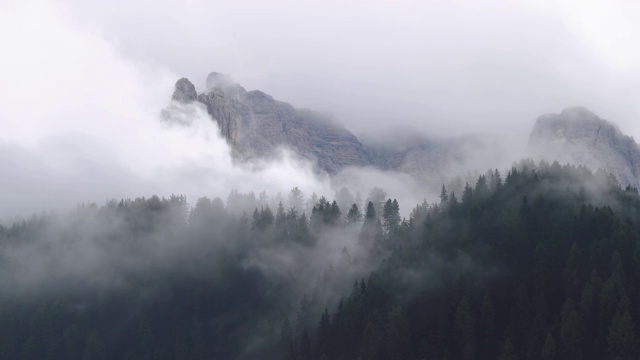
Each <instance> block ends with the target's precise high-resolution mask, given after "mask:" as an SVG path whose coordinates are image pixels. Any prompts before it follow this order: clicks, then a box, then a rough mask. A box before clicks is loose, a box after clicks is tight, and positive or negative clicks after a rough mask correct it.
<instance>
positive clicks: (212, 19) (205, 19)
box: [65, 0, 640, 137]
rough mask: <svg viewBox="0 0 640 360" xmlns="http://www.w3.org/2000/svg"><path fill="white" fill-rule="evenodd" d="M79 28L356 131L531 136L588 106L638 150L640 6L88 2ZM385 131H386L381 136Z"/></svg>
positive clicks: (608, 0)
mask: <svg viewBox="0 0 640 360" xmlns="http://www.w3.org/2000/svg"><path fill="white" fill-rule="evenodd" d="M65 7H66V10H65V11H67V13H68V16H69V18H70V19H72V20H73V21H78V22H80V23H81V24H82V26H85V27H87V28H90V29H93V31H97V32H99V33H100V34H102V35H103V36H104V37H106V38H108V39H110V40H111V41H114V42H117V43H118V44H119V46H120V48H121V49H122V51H123V52H125V53H127V54H131V55H133V56H136V57H138V58H139V59H142V60H143V61H152V62H155V63H158V64H161V65H162V66H166V67H167V68H168V69H170V70H171V71H172V72H174V73H175V74H178V75H180V76H187V77H189V78H191V79H192V81H193V82H194V83H195V84H196V86H199V87H201V85H202V84H203V82H204V78H205V77H206V74H207V73H208V72H210V71H218V72H225V73H228V74H230V75H232V76H233V77H234V78H235V79H236V80H237V81H238V82H240V83H241V84H242V85H244V86H245V87H246V88H248V89H261V90H263V91H265V92H268V93H271V94H272V95H274V96H275V97H276V98H279V99H282V100H284V101H288V102H291V103H293V104H294V105H296V106H299V107H311V108H315V109H321V110H326V111H329V112H332V113H334V114H336V115H337V116H338V117H339V118H340V119H341V120H342V121H344V122H345V123H347V124H348V126H349V127H350V128H352V129H354V130H356V131H360V130H362V129H370V128H371V127H372V126H373V127H376V126H378V125H380V126H386V125H387V124H389V123H392V124H394V123H400V124H403V123H408V124H413V125H416V126H419V127H421V128H423V129H433V130H436V131H449V132H455V133H457V132H460V131H465V130H470V131H486V130H487V129H488V128H493V127H500V128H506V129H507V130H508V131H509V132H512V131H517V130H519V129H522V128H524V130H522V132H524V133H526V132H528V130H529V129H530V128H531V126H532V124H533V121H534V120H535V118H536V117H537V116H538V115H540V114H542V113H546V112H558V111H560V110H561V109H562V108H564V107H567V106H572V105H584V106H587V107H589V108H591V109H592V110H593V111H595V112H596V113H598V114H599V115H600V116H601V117H604V118H607V119H611V120H613V121H615V122H617V123H618V124H619V125H620V126H621V127H622V128H623V130H625V131H627V132H629V133H632V134H634V135H636V137H638V135H640V127H639V126H636V123H640V121H639V119H640V102H639V101H638V99H640V66H639V65H640V47H638V46H637V44H638V43H639V42H640V22H639V21H637V19H639V18H640V3H639V2H637V1H632V0H617V1H616V0H603V1H590V0H575V1H538V0H535V1H484V0H469V1H453V0H431V1H430V0H423V1H403V0H396V1H391V0H366V1H365V0H363V1H344V0H341V1H299V0H294V1H285V0H276V1H264V0H256V1H242V0H240V1H211V0H187V1H162V0H160V1H158V0H148V1H130V0H113V1H100V2H98V1H87V0H72V1H70V2H67V3H65ZM381 124H382V125H381Z"/></svg>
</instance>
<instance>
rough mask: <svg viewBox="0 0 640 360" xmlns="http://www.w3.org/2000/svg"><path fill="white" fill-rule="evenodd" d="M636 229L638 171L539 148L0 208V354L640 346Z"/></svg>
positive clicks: (568, 355) (585, 354) (319, 355)
mask: <svg viewBox="0 0 640 360" xmlns="http://www.w3.org/2000/svg"><path fill="white" fill-rule="evenodd" d="M401 206H402V207H403V209H409V208H412V207H413V208H412V210H411V212H410V215H409V216H408V217H406V216H401V211H400V207H401ZM406 213H409V212H408V211H407V212H406ZM639 231H640V197H639V196H638V191H637V189H635V188H631V187H626V188H625V187H622V186H620V185H619V184H618V183H617V182H616V180H615V179H614V178H613V177H612V176H611V175H609V174H606V173H604V172H602V171H598V172H595V173H594V172H591V171H590V170H588V169H586V168H584V167H576V166H572V165H560V164H558V163H553V164H549V163H546V162H542V163H540V164H534V163H533V162H531V161H522V162H520V163H519V164H516V165H514V166H513V168H511V169H510V170H509V171H507V172H503V173H501V172H499V171H498V170H492V171H488V172H487V173H486V174H484V175H480V176H478V177H477V178H475V179H474V181H469V182H467V183H466V184H465V185H463V186H453V185H446V186H443V187H442V192H441V194H440V199H439V201H435V202H432V203H427V202H426V201H424V202H422V203H420V204H418V205H415V204H399V203H398V201H396V200H394V199H392V198H386V194H385V193H384V191H382V190H381V189H375V190H374V191H372V192H371V194H369V197H368V198H366V199H365V200H364V201H362V200H360V199H357V198H356V197H355V196H352V195H350V194H348V193H344V192H343V193H342V194H336V199H335V200H334V199H327V198H325V197H320V198H318V197H316V196H307V197H305V195H304V194H302V192H301V191H300V190H298V189H297V188H295V189H293V190H292V191H291V193H290V194H286V195H285V196H279V197H272V198H269V197H268V196H267V195H266V194H260V195H258V196H256V195H255V194H253V193H248V194H245V193H238V192H235V191H234V192H232V193H231V194H230V195H229V197H228V198H227V199H225V200H221V199H219V198H215V199H207V198H202V199H199V200H197V202H196V203H195V204H192V205H190V204H188V203H187V199H186V198H185V197H183V196H172V197H170V198H158V197H155V196H154V197H150V198H138V199H134V200H120V201H115V200H114V201H110V202H107V203H106V204H103V205H100V206H98V205H95V204H84V205H80V206H78V207H77V208H75V209H74V210H73V211H70V212H69V213H64V214H62V213H60V214H58V213H43V214H39V215H35V216H33V217H32V218H30V219H29V220H25V221H20V222H16V223H13V224H9V225H6V226H2V227H0V358H2V359H13V360H19V359H86V360H89V359H154V360H155V359H158V360H159V359H287V360H294V359H295V360H354V359H362V360H366V359H390V360H400V359H402V360H406V359H416V360H417V359H501V360H502V359H504V360H507V359H612V360H618V359H638V358H639V357H640V342H639V341H638V340H639V337H638V330H637V329H636V325H637V324H638V323H639V321H640V307H639V306H638V304H640V281H638V280H639V279H640V247H639V246H638V243H639V240H640V235H639Z"/></svg>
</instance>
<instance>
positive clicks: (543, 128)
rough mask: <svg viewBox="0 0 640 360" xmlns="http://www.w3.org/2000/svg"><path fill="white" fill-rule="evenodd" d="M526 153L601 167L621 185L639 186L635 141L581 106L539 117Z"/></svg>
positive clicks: (638, 151)
mask: <svg viewBox="0 0 640 360" xmlns="http://www.w3.org/2000/svg"><path fill="white" fill-rule="evenodd" d="M527 152H528V155H529V156H531V157H533V158H535V159H546V160H548V161H553V160H558V161H559V162H570V163H574V164H581V165H585V166H587V167H589V168H591V169H593V170H596V169H598V168H601V169H603V170H606V171H608V172H610V173H611V174H613V175H614V176H615V177H616V178H617V179H618V182H620V184H622V185H624V186H626V185H631V186H634V187H638V186H640V148H639V147H638V145H637V144H636V142H635V140H634V139H633V138H632V137H629V136H626V135H624V134H623V133H622V132H621V131H620V129H618V127H617V126H616V125H615V124H613V123H611V122H608V121H606V120H603V119H601V118H599V117H598V116H597V115H596V114H594V113H593V112H591V111H589V110H588V109H586V108H584V107H571V108H567V109H564V110H562V112H561V113H560V114H547V115H543V116H540V117H539V118H538V120H537V121H536V124H535V126H534V128H533V131H532V132H531V135H530V136H529V145H528V149H527Z"/></svg>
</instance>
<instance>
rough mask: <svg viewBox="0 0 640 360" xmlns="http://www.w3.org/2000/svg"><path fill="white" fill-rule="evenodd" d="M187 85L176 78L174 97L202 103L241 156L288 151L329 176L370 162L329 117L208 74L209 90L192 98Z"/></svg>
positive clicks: (228, 79) (359, 147) (347, 132)
mask: <svg viewBox="0 0 640 360" xmlns="http://www.w3.org/2000/svg"><path fill="white" fill-rule="evenodd" d="M187 82H188V80H187V79H180V80H179V81H178V82H177V83H176V88H175V92H174V95H173V99H174V100H176V101H181V102H192V101H198V102H200V103H202V104H204V105H205V107H206V108H207V112H208V113H209V114H210V115H211V117H212V118H213V119H215V120H216V121H217V123H218V125H219V127H220V132H221V134H222V136H223V137H224V138H226V139H227V141H228V142H229V143H230V144H231V145H232V147H233V148H234V150H235V151H236V153H237V155H239V156H240V157H241V158H261V157H268V156H269V155H271V154H273V153H274V151H276V149H277V148H278V147H287V148H290V149H291V150H293V151H295V152H296V154H298V155H300V156H302V157H305V158H309V159H314V160H316V161H317V163H318V165H319V166H320V168H322V169H324V170H326V171H327V172H329V173H335V172H337V171H339V170H340V169H342V168H343V167H345V166H349V165H355V166H363V165H369V164H370V161H369V158H368V155H367V153H366V152H365V149H364V148H363V146H362V144H360V142H359V141H358V139H357V138H356V137H355V136H354V135H353V134H352V133H351V132H349V131H348V130H346V129H345V128H344V127H342V126H340V125H338V124H336V123H335V122H334V121H333V120H332V119H331V118H329V117H328V116H325V115H322V114H320V113H316V112H313V111H310V110H299V109H295V108H294V107H293V106H291V105H290V104H287V103H285V102H281V101H277V100H274V99H273V97H271V96H270V95H267V94H265V93H263V92H261V91H246V90H245V89H244V88H243V87H242V86H240V85H238V84H236V83H235V82H233V81H232V80H231V79H230V78H229V77H227V76H225V75H222V74H218V73H211V74H210V75H209V76H208V78H207V90H206V91H205V92H203V93H201V94H199V95H197V98H196V99H194V98H193V92H192V91H191V88H192V86H193V85H192V84H191V83H190V82H189V83H188V84H187ZM189 84H191V85H190V86H189ZM194 89H195V88H194ZM194 91H195V90H194Z"/></svg>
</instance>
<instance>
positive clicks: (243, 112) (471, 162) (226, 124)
mask: <svg viewBox="0 0 640 360" xmlns="http://www.w3.org/2000/svg"><path fill="white" fill-rule="evenodd" d="M172 99H173V100H174V101H178V102H183V103H189V102H195V101H197V102H199V103H201V104H203V105H204V106H205V107H206V109H207V112H208V113H209V114H210V115H211V117H212V118H213V119H214V120H215V121H216V122H217V123H218V126H219V128H220V132H221V134H222V136H223V137H224V138H225V139H227V141H228V142H229V144H230V145H231V146H232V148H233V150H234V155H235V156H236V157H238V158H239V159H241V160H246V159H255V158H265V157H270V156H272V155H273V154H274V153H275V152H276V151H277V149H278V148H280V147H284V148H288V149H291V150H292V151H294V152H295V153H296V154H297V155H298V156H301V157H303V158H306V159H310V160H312V161H315V162H316V163H317V165H318V167H319V168H320V169H323V170H325V171H327V172H328V173H330V174H334V173H337V172H339V171H340V170H341V169H343V168H345V167H347V166H374V167H377V168H381V169H383V170H395V171H400V172H404V173H407V174H409V175H412V176H413V177H415V178H416V179H417V180H418V181H420V182H421V183H422V184H424V185H426V186H427V187H431V188H434V189H437V188H439V186H441V184H442V183H444V182H446V181H447V179H448V178H449V177H451V176H455V175H461V174H463V173H464V172H466V171H467V170H468V169H473V168H476V169H478V168H479V169H484V168H488V167H492V166H495V163H497V162H500V161H503V160H504V157H505V152H504V151H502V149H500V148H499V147H497V145H496V144H497V143H498V141H494V140H495V139H493V140H492V139H489V138H484V137H481V136H466V137H459V138H449V139H434V138H425V137H420V136H417V135H415V133H409V134H407V133H404V134H391V133H390V134H388V136H386V138H388V140H389V141H388V142H387V143H386V144H380V143H376V142H372V144H371V145H369V146H366V147H365V146H363V144H362V143H361V142H360V141H359V140H358V138H357V137H356V136H355V135H354V134H352V133H351V132H350V131H348V130H347V129H345V128H344V127H343V126H341V125H339V124H337V123H336V122H335V121H333V119H331V118H330V117H329V116H327V115H325V114H321V113H318V112H314V111H311V110H302V109H296V108H294V107H293V106H291V105H290V104H288V103H285V102H282V101H277V100H275V99H274V98H273V97H271V96H270V95H268V94H265V93H263V92H262V91H257V90H254V91H246V90H245V89H244V88H243V87H242V86H240V85H239V84H237V83H235V82H234V81H233V80H231V79H230V78H229V77H228V76H225V75H222V74H219V73H211V74H210V75H209V76H208V78H207V88H206V90H205V91H204V92H202V93H200V94H198V93H197V92H196V89H195V87H194V86H193V84H192V83H191V82H190V81H189V80H187V79H185V78H183V79H180V80H178V82H177V83H176V86H175V91H174V94H173V96H172ZM525 155H526V156H528V157H532V158H534V159H546V160H548V161H553V160H558V161H560V162H563V163H564V162H570V163H575V164H583V165H586V166H588V167H590V168H591V169H593V170H596V169H598V168H602V169H604V170H606V171H608V172H610V173H612V174H614V175H615V176H616V178H617V179H618V181H619V182H620V183H621V184H623V185H632V186H636V187H640V149H639V147H638V145H637V144H636V143H635V141H634V140H633V138H630V137H628V136H625V135H623V134H622V133H621V132H620V130H619V129H618V128H617V127H616V126H615V125H613V124H612V123H609V122H607V121H605V120H602V119H600V118H599V117H598V116H596V115H595V114H593V113H592V112H590V111H589V110H587V109H585V108H581V107H574V108H568V109H565V110H563V111H562V112H561V113H560V114H548V115H543V116H541V117H539V118H538V120H537V121H536V124H535V126H534V128H533V131H532V132H531V134H530V137H529V144H528V148H527V153H526V154H525ZM487 159H490V160H492V161H493V162H491V161H487Z"/></svg>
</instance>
